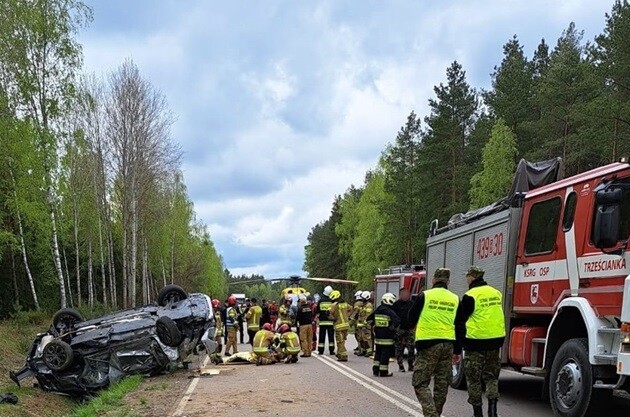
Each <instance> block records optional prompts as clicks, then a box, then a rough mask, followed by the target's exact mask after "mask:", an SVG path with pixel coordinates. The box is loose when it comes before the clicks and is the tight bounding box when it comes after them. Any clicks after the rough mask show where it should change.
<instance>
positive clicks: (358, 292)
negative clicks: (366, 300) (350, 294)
mask: <svg viewBox="0 0 630 417" xmlns="http://www.w3.org/2000/svg"><path fill="white" fill-rule="evenodd" d="M361 294H363V291H361V290H359V291H357V292H355V293H354V299H355V300H360V299H361V298H363V297H361Z"/></svg>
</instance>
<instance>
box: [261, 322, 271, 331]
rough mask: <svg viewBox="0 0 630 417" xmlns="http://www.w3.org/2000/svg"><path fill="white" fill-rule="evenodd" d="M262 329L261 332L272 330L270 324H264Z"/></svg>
mask: <svg viewBox="0 0 630 417" xmlns="http://www.w3.org/2000/svg"><path fill="white" fill-rule="evenodd" d="M262 328H263V330H268V331H271V330H273V326H271V323H265V324H263V327H262Z"/></svg>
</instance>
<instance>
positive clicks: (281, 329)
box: [278, 323, 291, 334]
mask: <svg viewBox="0 0 630 417" xmlns="http://www.w3.org/2000/svg"><path fill="white" fill-rule="evenodd" d="M290 331H291V326H289V325H288V324H286V323H284V324H283V325H281V326H280V327H279V328H278V333H281V334H282V333H286V332H290Z"/></svg>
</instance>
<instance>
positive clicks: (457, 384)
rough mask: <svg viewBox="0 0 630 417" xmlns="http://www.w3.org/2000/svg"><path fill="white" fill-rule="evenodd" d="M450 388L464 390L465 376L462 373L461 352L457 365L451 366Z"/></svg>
mask: <svg viewBox="0 0 630 417" xmlns="http://www.w3.org/2000/svg"><path fill="white" fill-rule="evenodd" d="M451 387H453V388H455V389H459V390H465V389H466V374H465V373H464V353H463V352H462V358H461V360H460V361H459V363H457V364H455V365H453V379H452V380H451Z"/></svg>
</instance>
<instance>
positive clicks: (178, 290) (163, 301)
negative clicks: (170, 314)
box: [157, 284, 188, 307]
mask: <svg viewBox="0 0 630 417" xmlns="http://www.w3.org/2000/svg"><path fill="white" fill-rule="evenodd" d="M186 298H188V294H187V293H186V291H184V289H183V288H182V287H180V286H179V285H173V284H171V285H167V286H166V287H164V288H162V289H161V290H160V292H159V293H158V297H157V302H158V305H160V306H162V307H164V306H166V305H167V304H169V303H176V302H177V301H181V300H185V299H186Z"/></svg>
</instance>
